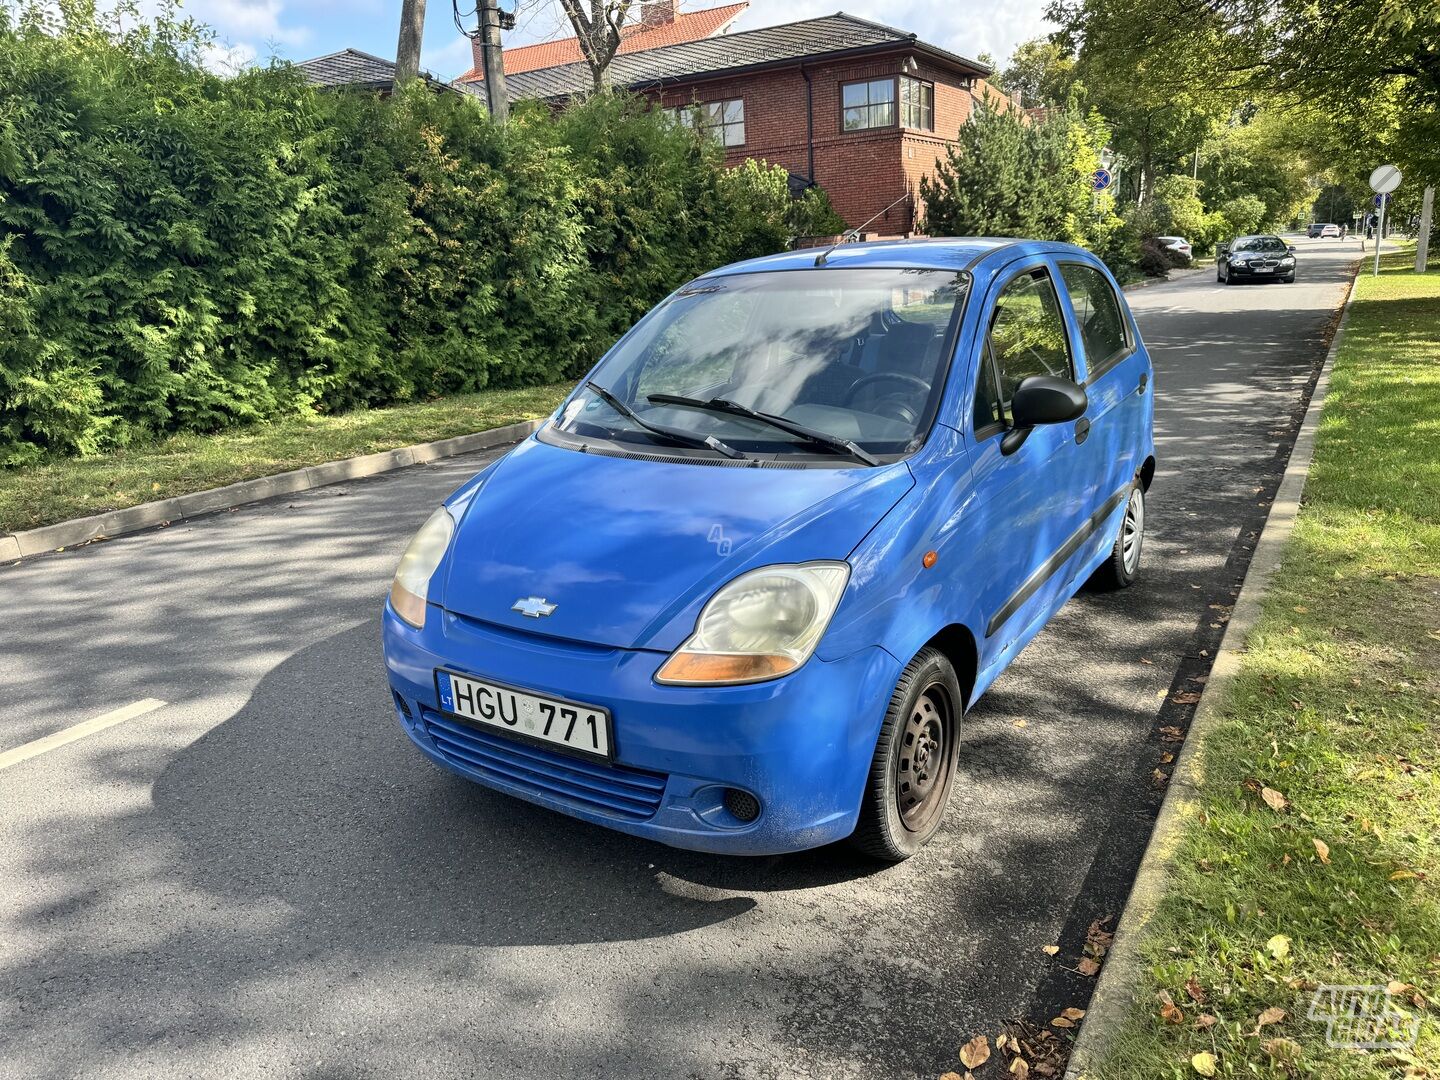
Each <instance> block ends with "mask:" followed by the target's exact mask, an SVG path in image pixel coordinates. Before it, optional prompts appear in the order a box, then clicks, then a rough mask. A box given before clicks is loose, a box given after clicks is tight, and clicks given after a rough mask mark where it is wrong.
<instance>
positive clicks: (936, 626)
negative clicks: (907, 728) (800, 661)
mask: <svg viewBox="0 0 1440 1080" xmlns="http://www.w3.org/2000/svg"><path fill="white" fill-rule="evenodd" d="M934 437H935V438H936V439H941V440H944V442H943V443H942V444H941V445H938V446H937V447H935V450H936V453H934V454H933V455H927V458H928V462H927V464H926V465H925V466H924V467H917V468H915V469H912V471H913V472H915V474H916V477H915V479H916V483H915V486H914V487H913V488H911V489H910V490H909V491H908V492H907V493H906V494H905V496H904V497H903V498H902V499H901V500H900V501H899V502H897V503H896V504H895V506H894V507H892V508H891V510H890V512H889V513H888V514H886V515H885V517H884V518H882V519H881V520H880V522H879V523H878V524H877V525H876V526H875V528H873V529H872V530H871V531H870V532H869V534H868V535H866V537H865V538H864V540H862V541H861V542H860V544H859V545H858V546H857V547H856V548H855V550H854V551H853V552H851V554H850V560H849V561H850V564H851V567H852V571H851V575H850V586H849V589H848V590H847V593H848V597H847V602H846V603H842V604H841V605H840V609H839V610H838V611H837V612H836V613H835V621H834V622H832V623H831V625H830V629H829V631H828V632H827V633H826V635H825V637H824V639H823V640H822V641H821V643H820V648H819V649H818V650H817V652H818V655H820V656H821V657H822V658H823V659H826V660H831V659H836V658H839V657H842V656H847V655H849V654H850V653H852V652H855V651H857V650H858V649H861V648H863V647H865V646H866V645H877V644H878V645H880V646H881V647H882V648H884V649H885V650H886V651H887V652H889V653H890V654H891V655H892V656H894V657H895V659H897V660H899V661H900V662H901V663H902V664H903V663H906V662H908V661H909V659H910V658H911V657H912V656H914V655H915V654H916V653H917V652H919V651H920V649H921V648H922V647H923V646H924V645H925V643H926V642H927V641H929V640H930V639H931V638H933V637H935V635H936V634H938V633H940V631H942V630H944V629H945V628H946V627H949V626H953V625H956V624H959V625H962V626H964V627H966V628H967V629H968V630H969V631H970V632H971V635H972V637H974V638H975V640H977V641H978V640H982V637H981V636H980V635H979V634H977V633H976V631H977V628H978V627H980V626H981V625H982V621H981V619H980V612H979V608H978V605H977V603H976V600H975V595H976V594H975V592H974V590H969V589H966V588H964V578H965V573H964V571H963V570H962V569H960V567H962V566H963V565H964V560H967V559H973V557H974V556H973V553H972V552H971V551H970V550H969V545H968V543H967V541H966V538H965V536H964V533H963V530H962V523H963V519H964V516H965V509H966V507H967V506H968V504H969V502H970V500H971V498H972V496H973V486H972V483H971V476H970V459H969V453H968V451H967V450H966V447H965V443H964V440H963V438H962V437H961V436H960V434H959V433H958V432H956V431H954V430H952V429H950V428H948V427H942V426H939V425H937V427H936V429H935V436H934ZM929 551H934V552H935V553H936V562H935V564H934V566H933V567H931V568H926V566H925V565H924V558H925V554H926V552H929Z"/></svg>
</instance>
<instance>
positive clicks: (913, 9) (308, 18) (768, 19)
mask: <svg viewBox="0 0 1440 1080" xmlns="http://www.w3.org/2000/svg"><path fill="white" fill-rule="evenodd" d="M716 2H718V0H681V4H682V8H684V9H692V8H703V7H712V6H714V4H715V3H716ZM841 2H842V0H751V4H750V9H749V10H748V11H747V12H746V13H745V14H744V15H743V16H742V17H741V19H740V21H739V22H738V23H737V24H736V26H735V29H736V30H746V29H754V28H756V27H760V26H769V25H773V24H774V23H781V22H791V21H793V20H796V19H804V18H809V17H812V16H815V15H828V14H831V13H833V12H834V11H836V10H839V8H840V6H841ZM460 3H461V6H462V9H468V8H470V7H472V6H473V3H474V0H460ZM843 3H844V10H846V11H848V12H849V13H850V14H852V15H859V16H862V17H864V18H867V19H874V20H876V21H877V22H883V23H887V24H889V25H891V26H897V27H900V28H901V29H904V30H909V31H914V32H915V33H917V34H919V35H920V36H921V37H922V38H923V39H925V40H926V41H929V42H931V43H932V44H935V45H939V46H942V47H944V48H948V49H952V50H954V51H955V52H958V53H961V54H962V55H965V56H974V55H975V54H977V53H980V52H989V53H991V54H992V55H994V56H997V57H999V58H1001V59H1002V60H1003V59H1004V58H1005V57H1006V56H1008V55H1009V53H1010V50H1011V49H1012V48H1014V46H1015V45H1016V44H1017V43H1018V42H1020V41H1023V40H1025V39H1026V38H1030V37H1034V36H1035V35H1036V34H1040V33H1044V32H1046V31H1047V30H1049V29H1052V27H1050V25H1049V24H1048V23H1046V22H1045V19H1044V14H1043V13H1044V8H1045V0H1011V2H1008V3H999V4H997V3H995V0H892V2H889V3H883V2H881V0H843ZM501 4H502V6H504V7H506V8H513V7H514V4H515V0H501ZM185 10H186V11H188V12H189V13H190V14H192V15H194V16H195V17H196V18H199V19H200V20H202V21H204V22H206V23H209V24H210V25H211V26H212V27H214V29H215V31H216V33H217V34H218V44H217V47H216V49H215V51H214V52H213V54H212V56H211V63H212V66H215V67H218V68H224V67H226V66H227V65H230V64H235V63H242V64H243V63H248V62H250V61H251V60H254V59H257V58H258V59H260V60H262V61H263V60H264V59H265V58H266V57H268V56H270V55H272V54H274V55H279V56H281V57H284V58H286V59H289V60H304V59H307V58H308V57H311V56H320V55H322V54H324V53H328V52H334V51H335V50H337V49H343V48H345V47H347V46H349V47H351V48H356V49H363V50H364V51H365V52H369V53H374V54H375V55H376V56H384V57H394V55H395V39H396V35H397V32H398V29H399V18H400V0H188V2H186V3H185ZM469 23H470V25H472V26H473V25H474V19H473V18H472V19H470V20H469ZM567 33H568V27H567V24H566V23H565V20H564V15H563V14H562V13H561V11H560V6H559V4H558V3H557V2H556V0H522V2H521V3H520V5H519V9H518V11H517V26H516V29H515V32H514V33H513V34H511V35H509V36H508V37H507V41H508V42H513V43H516V44H524V43H529V42H532V41H545V40H548V39H549V38H553V37H559V36H563V35H565V34H567ZM423 62H424V64H425V66H426V67H427V68H429V69H430V70H431V71H433V72H434V73H435V74H437V75H443V76H445V77H447V78H453V77H455V76H456V75H458V74H460V73H461V72H462V71H464V70H465V69H466V68H468V67H469V66H470V43H469V41H468V40H466V39H465V38H463V37H461V36H460V35H459V34H458V33H457V32H456V30H455V23H454V18H453V15H452V9H451V5H450V2H449V0H429V2H428V4H427V9H426V13H425V50H424V54H423Z"/></svg>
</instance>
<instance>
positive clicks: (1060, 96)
mask: <svg viewBox="0 0 1440 1080" xmlns="http://www.w3.org/2000/svg"><path fill="white" fill-rule="evenodd" d="M1075 80H1076V74H1075V57H1074V56H1073V55H1072V54H1071V53H1070V51H1069V50H1068V49H1066V48H1065V47H1064V46H1063V45H1061V44H1060V43H1059V42H1057V41H1054V40H1052V39H1050V38H1046V37H1038V38H1031V39H1030V40H1029V41H1022V42H1021V43H1020V44H1019V45H1017V46H1015V51H1014V52H1013V53H1011V54H1010V59H1009V61H1007V62H1006V64H1005V67H1004V69H1003V70H1002V71H1001V72H1000V74H999V77H998V80H997V82H998V85H999V86H1000V88H1001V89H1002V90H1004V91H1005V92H1006V93H1007V94H1009V95H1010V96H1011V97H1013V98H1018V99H1019V101H1020V102H1021V103H1022V104H1023V105H1026V106H1033V105H1050V106H1056V105H1064V104H1066V103H1067V102H1068V101H1069V100H1070V94H1071V92H1072V91H1073V90H1074V89H1075V85H1076V84H1075Z"/></svg>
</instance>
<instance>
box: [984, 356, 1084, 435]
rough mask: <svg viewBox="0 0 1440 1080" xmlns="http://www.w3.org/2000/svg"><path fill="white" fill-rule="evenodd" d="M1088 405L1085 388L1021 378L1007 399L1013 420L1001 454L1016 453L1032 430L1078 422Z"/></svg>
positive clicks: (1046, 379)
mask: <svg viewBox="0 0 1440 1080" xmlns="http://www.w3.org/2000/svg"><path fill="white" fill-rule="evenodd" d="M1089 404H1090V399H1089V398H1088V397H1087V396H1086V394H1085V388H1084V387H1083V386H1080V385H1079V384H1078V383H1073V382H1071V381H1070V380H1069V379H1060V378H1056V377H1055V376H1054V375H1031V376H1030V377H1029V378H1026V379H1022V380H1021V381H1020V385H1019V386H1017V387H1016V388H1015V394H1014V396H1013V397H1012V398H1011V399H1010V415H1011V416H1012V417H1013V418H1014V419H1013V423H1012V426H1011V428H1010V430H1009V431H1007V432H1006V433H1005V437H1004V438H1003V439H1001V440H1000V452H1001V453H1002V454H1013V453H1014V452H1015V451H1016V450H1019V449H1020V447H1021V446H1023V445H1024V444H1025V440H1026V439H1028V438H1029V437H1030V431H1031V429H1033V428H1035V427H1036V426H1038V425H1040V424H1064V423H1066V422H1067V421H1070V420H1078V419H1080V417H1082V416H1084V415H1085V409H1086V408H1087V407H1088V406H1089Z"/></svg>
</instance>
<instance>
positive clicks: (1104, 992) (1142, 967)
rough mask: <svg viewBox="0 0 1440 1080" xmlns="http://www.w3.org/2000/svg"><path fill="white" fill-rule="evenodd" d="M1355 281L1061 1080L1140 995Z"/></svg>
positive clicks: (1083, 1073)
mask: <svg viewBox="0 0 1440 1080" xmlns="http://www.w3.org/2000/svg"><path fill="white" fill-rule="evenodd" d="M1359 281H1360V275H1359V264H1358V263H1357V264H1356V274H1355V276H1354V277H1352V279H1351V281H1350V291H1349V292H1348V293H1347V294H1346V297H1345V308H1344V312H1343V313H1342V314H1341V316H1340V325H1339V326H1337V327H1336V329H1335V337H1334V339H1333V340H1332V341H1331V342H1330V351H1329V352H1328V353H1326V355H1325V363H1324V364H1323V365H1322V367H1321V368H1320V375H1319V377H1318V378H1317V379H1316V381H1315V390H1314V393H1312V394H1311V395H1310V405H1309V407H1308V408H1307V409H1306V410H1305V419H1304V421H1303V422H1302V423H1301V425H1300V431H1299V433H1298V434H1297V435H1296V436H1295V445H1294V447H1292V448H1291V450H1290V460H1289V462H1288V463H1287V464H1286V466H1285V475H1284V477H1283V478H1282V479H1281V481H1280V487H1279V489H1278V490H1277V491H1276V493H1275V501H1274V502H1273V503H1271V505H1270V513H1269V515H1268V516H1267V517H1266V519H1265V528H1264V529H1263V530H1262V531H1261V533H1260V539H1259V540H1258V541H1257V542H1256V544H1255V553H1254V554H1253V555H1252V556H1251V558H1250V566H1249V569H1248V570H1247V571H1246V574H1245V581H1244V583H1243V584H1242V585H1241V587H1240V594H1239V595H1238V596H1237V597H1236V598H1235V606H1234V608H1233V610H1232V611H1231V614H1230V622H1229V623H1228V624H1227V625H1226V627H1225V635H1224V637H1223V638H1221V640H1220V648H1219V649H1218V650H1217V651H1216V653H1215V663H1214V665H1213V666H1212V667H1211V669H1210V677H1209V679H1208V680H1207V681H1206V683H1205V687H1204V689H1203V691H1202V693H1201V697H1200V703H1199V704H1198V705H1197V706H1196V708H1195V716H1194V718H1193V719H1192V720H1191V721H1190V731H1189V734H1188V735H1187V736H1186V739H1185V744H1184V746H1183V747H1182V748H1181V750H1180V756H1179V759H1178V760H1177V761H1176V763H1175V770H1174V773H1173V774H1172V775H1171V777H1170V785H1169V788H1168V789H1167V790H1166V792H1165V800H1164V802H1163V803H1162V804H1161V806H1160V815H1159V817H1158V818H1157V819H1156V821H1155V830H1154V832H1153V833H1151V835H1150V842H1149V844H1147V845H1146V848H1145V854H1144V856H1142V858H1141V860H1140V869H1139V872H1138V873H1137V874H1136V875H1135V883H1134V885H1132V886H1131V889H1130V898H1129V899H1128V900H1127V901H1126V902H1125V910H1124V911H1123V912H1122V913H1121V915H1120V922H1119V924H1118V925H1117V927H1116V931H1115V942H1114V944H1113V945H1112V946H1111V948H1110V951H1109V953H1108V954H1107V956H1106V959H1105V966H1104V968H1103V969H1102V970H1101V972H1100V976H1099V979H1098V980H1097V982H1096V984H1095V993H1094V994H1093V995H1092V996H1091V998H1090V1006H1089V1008H1088V1010H1087V1011H1086V1014H1085V1022H1084V1024H1083V1025H1081V1028H1080V1032H1079V1035H1078V1036H1077V1038H1076V1040H1075V1045H1074V1047H1073V1048H1072V1049H1071V1052H1070V1065H1069V1068H1068V1069H1066V1071H1065V1080H1086V1078H1087V1077H1089V1076H1091V1075H1092V1074H1091V1073H1089V1072H1087V1070H1089V1069H1093V1068H1095V1067H1096V1066H1098V1065H1099V1064H1101V1063H1102V1062H1103V1061H1104V1060H1105V1055H1106V1053H1107V1052H1108V1050H1109V1048H1110V1045H1111V1043H1112V1042H1113V1040H1114V1038H1115V1035H1116V1033H1117V1032H1119V1031H1120V1029H1121V1028H1122V1027H1123V1026H1124V1024H1125V1022H1126V1021H1127V1020H1128V1019H1129V1016H1130V1012H1131V1009H1132V1008H1133V1007H1134V1005H1135V1003H1136V1001H1137V1000H1138V991H1139V988H1140V987H1141V986H1143V985H1144V983H1145V979H1146V964H1145V957H1144V947H1145V944H1146V941H1147V938H1148V934H1147V929H1148V927H1149V925H1150V921H1151V920H1152V919H1153V918H1154V916H1155V912H1156V910H1157V909H1158V908H1159V905H1160V901H1161V899H1162V898H1163V897H1164V896H1165V894H1166V893H1167V891H1168V888H1169V879H1170V872H1171V864H1172V862H1173V860H1174V857H1175V852H1176V851H1177V849H1178V848H1179V846H1180V841H1181V838H1182V835H1183V833H1184V831H1185V828H1186V826H1188V825H1189V823H1190V822H1191V820H1193V819H1194V818H1195V817H1196V816H1197V815H1198V814H1199V812H1200V809H1201V796H1200V787H1201V784H1202V782H1203V780H1204V775H1205V767H1204V763H1203V761H1202V760H1201V755H1202V754H1203V745H1204V742H1205V739H1206V738H1207V736H1208V735H1209V734H1210V733H1211V732H1213V730H1214V729H1215V727H1216V725H1217V724H1219V722H1220V720H1221V713H1222V703H1223V702H1224V701H1225V699H1226V697H1227V696H1228V690H1229V687H1230V684H1231V683H1232V682H1233V681H1234V679H1235V676H1236V674H1237V673H1238V672H1239V669H1240V658H1241V656H1242V654H1243V652H1244V649H1245V642H1246V640H1247V639H1248V638H1249V636H1250V632H1251V631H1252V630H1253V629H1254V628H1255V623H1256V622H1257V620H1258V619H1259V617H1260V605H1261V602H1262V601H1263V600H1264V597H1265V592H1266V590H1267V588H1268V587H1269V584H1270V579H1271V578H1272V577H1274V575H1275V571H1276V570H1277V569H1278V568H1279V566H1280V563H1281V560H1282V559H1283V558H1284V555H1285V548H1286V546H1287V545H1288V543H1289V540H1290V534H1291V533H1292V532H1294V530H1295V518H1296V515H1297V514H1298V513H1299V511H1300V498H1301V496H1302V495H1303V494H1304V492H1305V481H1306V479H1307V478H1308V477H1309V475H1310V463H1311V461H1312V460H1313V458H1314V456H1315V432H1316V430H1317V429H1318V428H1319V426H1320V414H1321V412H1322V410H1323V409H1324V406H1325V395H1326V392H1327V391H1328V390H1329V387H1330V370H1331V368H1333V367H1334V365H1335V357H1336V354H1338V353H1339V351H1340V343H1341V341H1342V340H1343V338H1344V335H1345V324H1346V323H1347V322H1348V321H1349V320H1350V306H1351V304H1352V303H1353V302H1354V300H1355V290H1356V287H1357V285H1358V284H1359Z"/></svg>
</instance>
